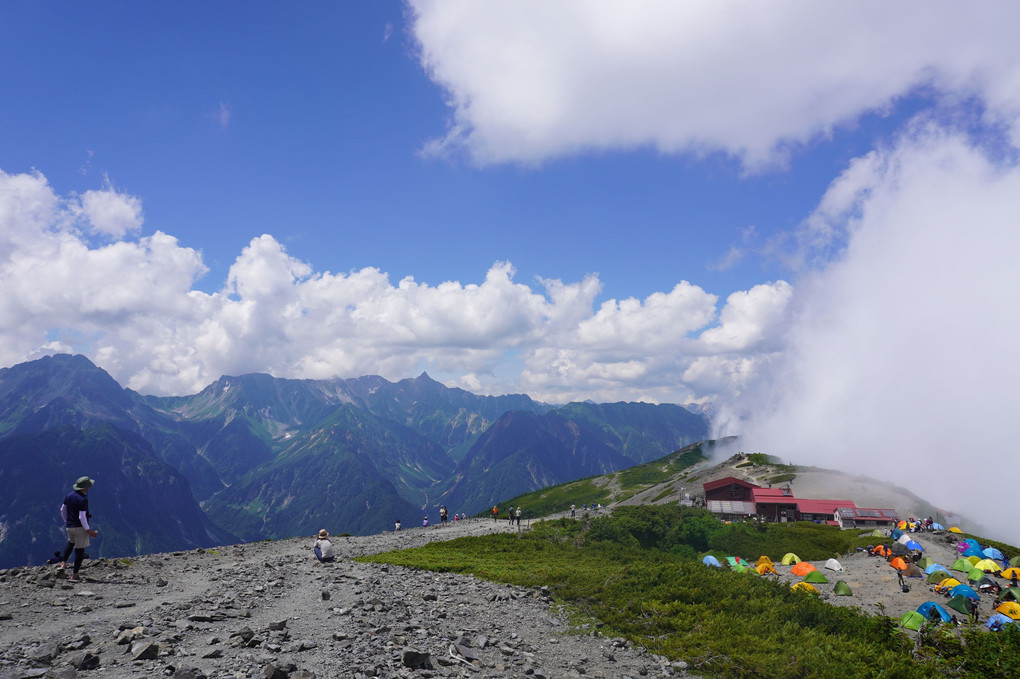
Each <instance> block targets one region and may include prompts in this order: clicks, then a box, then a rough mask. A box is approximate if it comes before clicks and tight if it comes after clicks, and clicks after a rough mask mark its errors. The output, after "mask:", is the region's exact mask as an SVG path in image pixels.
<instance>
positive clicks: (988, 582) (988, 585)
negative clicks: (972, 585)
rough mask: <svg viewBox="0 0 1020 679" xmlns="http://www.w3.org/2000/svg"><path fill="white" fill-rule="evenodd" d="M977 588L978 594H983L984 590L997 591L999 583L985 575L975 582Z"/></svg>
mask: <svg viewBox="0 0 1020 679" xmlns="http://www.w3.org/2000/svg"><path fill="white" fill-rule="evenodd" d="M977 588H978V591H979V592H984V590H986V589H995V590H996V591H998V589H999V583H997V582H996V581H995V580H993V579H992V578H990V577H988V576H987V575H982V576H981V579H980V580H978V581H977Z"/></svg>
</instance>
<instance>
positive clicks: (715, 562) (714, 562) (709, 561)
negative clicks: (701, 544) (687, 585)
mask: <svg viewBox="0 0 1020 679" xmlns="http://www.w3.org/2000/svg"><path fill="white" fill-rule="evenodd" d="M701 563H703V564H705V565H706V566H715V567H716V568H722V564H721V563H719V559H717V558H715V557H714V556H712V555H711V554H709V555H708V556H706V557H705V558H704V559H702V560H701Z"/></svg>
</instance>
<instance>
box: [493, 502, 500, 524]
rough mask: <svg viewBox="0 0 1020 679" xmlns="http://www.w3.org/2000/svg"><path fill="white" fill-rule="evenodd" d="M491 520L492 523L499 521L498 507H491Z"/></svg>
mask: <svg viewBox="0 0 1020 679" xmlns="http://www.w3.org/2000/svg"><path fill="white" fill-rule="evenodd" d="M492 520H493V521H498V520H499V507H497V506H496V505H492Z"/></svg>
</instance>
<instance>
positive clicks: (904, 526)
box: [896, 521, 910, 530]
mask: <svg viewBox="0 0 1020 679" xmlns="http://www.w3.org/2000/svg"><path fill="white" fill-rule="evenodd" d="M909 525H910V524H908V523H907V522H906V521H900V522H899V523H897V524H896V527H897V528H898V529H900V530H906V529H907V526H909Z"/></svg>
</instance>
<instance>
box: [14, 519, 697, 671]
mask: <svg viewBox="0 0 1020 679" xmlns="http://www.w3.org/2000/svg"><path fill="white" fill-rule="evenodd" d="M508 530H516V528H511V527H510V526H509V525H508V524H507V523H506V522H505V521H499V522H495V521H492V520H489V519H467V520H464V521H458V522H455V523H452V524H450V525H448V526H445V527H441V528H440V527H429V528H413V529H409V530H403V531H400V532H392V533H382V534H378V535H370V536H364V537H337V538H334V539H333V543H334V545H335V547H336V550H337V560H336V561H335V562H333V563H328V564H320V563H318V562H317V561H316V560H315V558H314V557H313V555H312V552H311V545H312V542H313V538H311V537H309V538H294V539H289V540H278V541H272V542H258V543H248V544H240V545H234V546H226V547H222V548H219V549H208V550H194V551H187V552H173V553H166V554H151V555H146V556H140V557H132V558H130V559H98V560H95V561H87V562H86V564H85V566H84V567H83V569H82V576H83V580H82V581H80V582H77V583H72V582H70V581H69V580H68V579H67V578H66V577H65V576H64V575H63V574H62V573H58V572H57V571H55V569H54V567H53V566H41V567H26V568H15V569H8V570H5V571H0V679H27V678H30V677H52V678H61V679H74V678H75V677H97V678H99V677H175V678H176V679H199V678H201V677H206V678H208V679H218V678H228V677H229V678H232V679H233V678H236V679H249V678H259V679H310V678H313V677H315V678H318V679H324V678H326V677H357V678H361V677H486V678H494V679H495V678H511V677H535V678H539V679H541V678H542V677H548V678H550V679H551V678H559V677H606V678H609V677H614V678H616V677H619V678H624V677H632V678H637V677H645V676H648V677H668V676H678V675H683V676H689V675H686V674H685V671H684V670H685V668H684V666H683V664H682V663H670V662H668V661H667V660H666V659H665V658H662V657H660V656H654V655H652V654H650V653H648V652H647V651H645V650H644V649H642V648H641V647H635V646H633V645H632V644H630V643H627V642H625V641H624V640H623V639H611V638H607V637H605V636H603V635H602V634H601V633H600V632H599V631H598V628H597V625H595V624H582V625H571V624H569V623H568V621H567V617H566V614H565V613H564V612H563V611H561V610H558V608H557V607H555V606H554V605H553V604H552V602H551V600H550V598H549V596H548V593H547V592H545V591H543V590H539V589H525V588H520V587H512V586H507V585H502V584H497V583H492V582H488V581H485V580H480V579H478V578H474V577H472V576H461V575H454V574H438V573H432V572H427V571H417V570H411V569H405V568H399V567H394V566H386V565H379V564H361V563H357V562H354V561H352V560H351V558H352V557H356V556H360V555H365V554H373V553H378V552H384V551H389V550H393V549H401V548H408V547H415V546H419V545H422V544H426V543H428V542H432V541H434V540H447V539H452V538H455V537H460V536H464V535H481V534H487V533H492V532H496V531H508Z"/></svg>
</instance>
